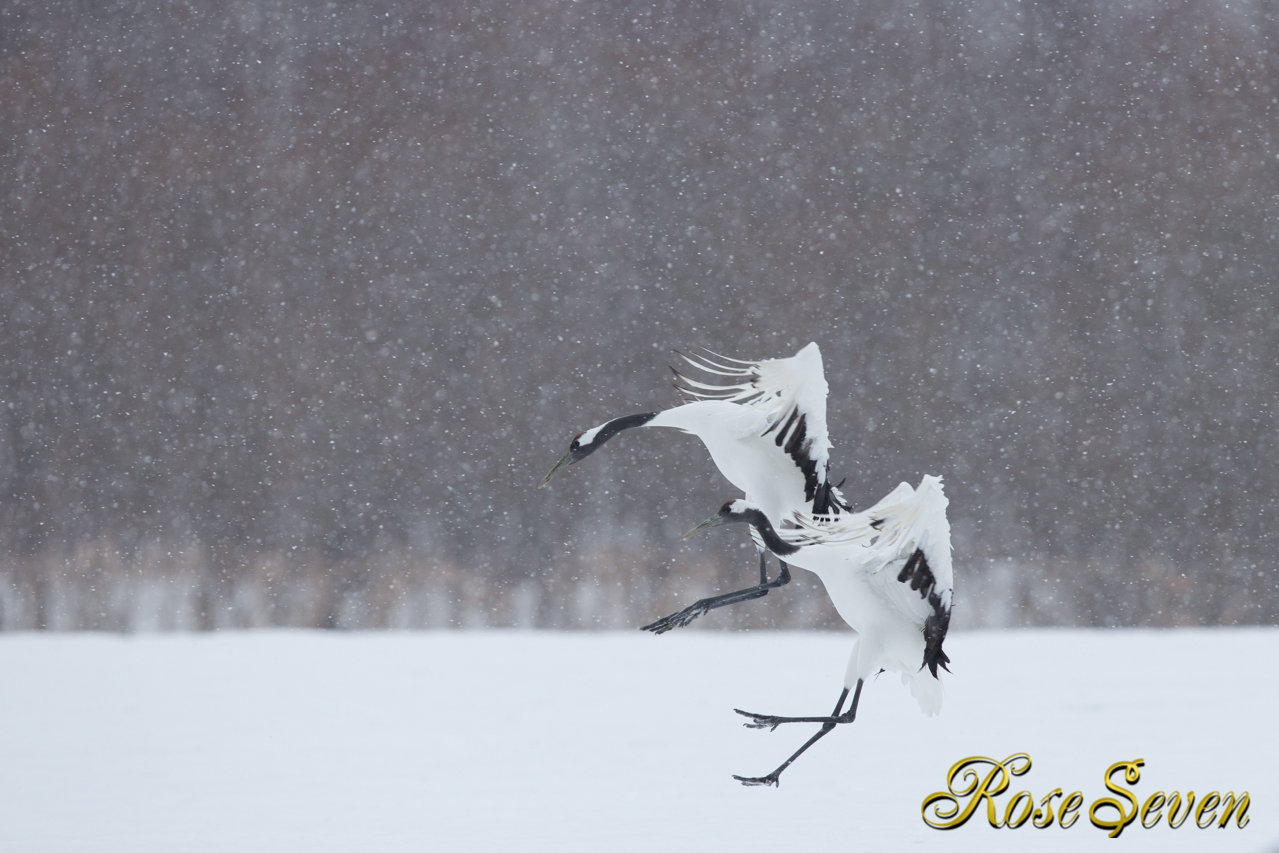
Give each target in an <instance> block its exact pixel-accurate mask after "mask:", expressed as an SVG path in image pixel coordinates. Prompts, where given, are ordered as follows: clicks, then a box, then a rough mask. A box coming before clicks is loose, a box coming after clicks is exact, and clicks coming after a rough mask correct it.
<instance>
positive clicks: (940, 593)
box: [780, 476, 954, 675]
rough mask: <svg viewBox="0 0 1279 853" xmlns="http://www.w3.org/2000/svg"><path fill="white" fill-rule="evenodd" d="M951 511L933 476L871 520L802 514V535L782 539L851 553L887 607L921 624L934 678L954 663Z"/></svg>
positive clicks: (896, 495) (880, 506)
mask: <svg viewBox="0 0 1279 853" xmlns="http://www.w3.org/2000/svg"><path fill="white" fill-rule="evenodd" d="M948 504H949V501H947V499H946V495H945V493H944V492H943V490H942V483H941V478H940V477H932V476H925V477H924V478H923V480H921V481H920V484H919V488H916V489H912V488H911V487H910V486H909V485H908V484H907V483H901V484H899V485H898V486H897V488H896V489H894V490H893V491H892V492H890V493H889V494H888V495H887V496H886V497H885V498H884V499H883V500H881V501H880V502H879V503H877V504H875V505H874V506H873V507H871V508H870V509H868V510H865V511H863V512H858V513H853V514H850V515H843V516H840V517H839V518H838V519H834V520H831V519H818V518H813V517H811V516H807V515H804V514H803V513H797V514H796V518H795V522H796V524H797V525H798V528H797V529H792V530H787V531H783V532H781V533H780V535H781V537H782V538H783V539H785V540H787V541H789V542H792V543H793V544H796V545H820V546H825V547H827V548H837V549H839V550H840V551H841V552H843V553H849V554H850V555H851V556H850V562H854V563H856V564H857V565H859V566H861V568H862V570H863V571H865V572H866V574H867V576H868V580H869V581H871V582H872V583H873V584H874V585H875V586H876V587H877V588H878V589H879V590H880V592H881V593H882V594H883V595H884V596H885V597H886V598H887V599H889V600H891V601H893V602H894V603H895V604H896V606H897V607H899V608H900V609H901V610H902V611H903V612H906V613H910V614H912V615H914V616H915V617H916V618H918V619H919V620H920V621H919V622H917V623H916V624H920V623H922V627H923V631H924V640H925V653H924V664H925V665H926V666H928V667H929V669H931V670H932V672H933V674H934V675H936V674H937V667H938V666H942V667H945V665H946V663H947V662H948V661H949V658H948V657H947V656H946V654H945V653H944V652H943V651H942V649H941V645H942V640H944V639H945V637H946V631H947V629H948V628H949V626H950V606H951V596H952V594H953V592H954V567H953V566H952V563H951V553H950V522H949V521H948V520H947V518H946V507H947V505H948Z"/></svg>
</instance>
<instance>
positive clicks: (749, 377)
mask: <svg viewBox="0 0 1279 853" xmlns="http://www.w3.org/2000/svg"><path fill="white" fill-rule="evenodd" d="M679 355H680V357H681V358H683V359H684V360H685V361H686V362H688V363H689V364H690V365H692V366H693V367H695V368H697V369H698V370H701V371H703V372H705V373H709V374H711V375H714V376H722V377H726V378H728V379H730V380H733V381H732V382H731V383H727V384H722V385H714V384H709V383H706V382H700V381H698V380H696V379H691V378H689V377H687V376H685V375H684V374H682V373H680V372H679V371H678V370H677V371H675V375H676V377H677V378H678V379H679V382H680V384H679V385H677V386H676V387H677V388H678V389H679V390H680V393H681V394H685V395H688V396H690V397H693V398H695V399H697V400H722V401H725V402H729V403H737V404H739V405H742V406H748V407H751V408H754V409H757V410H759V411H761V412H763V413H764V415H765V418H766V424H767V429H766V430H765V431H764V433H763V435H762V436H761V438H771V440H772V442H773V444H774V445H775V446H776V447H777V448H778V451H779V452H780V453H784V454H785V455H786V456H788V457H789V458H790V459H791V461H792V462H794V464H795V465H796V466H798V468H799V470H800V471H801V472H802V473H803V475H804V497H805V500H807V501H810V502H812V503H813V513H814V514H816V515H823V514H826V513H831V512H835V513H837V512H839V510H840V509H849V508H850V507H849V506H848V505H847V504H846V503H845V502H844V500H843V496H842V495H841V494H840V493H839V491H838V490H837V489H835V488H834V487H832V486H831V485H830V483H829V482H828V481H827V469H828V468H829V467H830V436H829V434H828V433H827V431H826V395H827V393H828V392H829V388H828V386H827V385H826V374H825V371H824V369H823V367H822V353H821V350H819V349H818V348H817V344H815V343H810V344H809V345H808V346H806V347H804V348H803V349H801V350H800V351H799V352H798V353H796V354H795V355H794V356H792V357H791V358H775V359H768V360H765V361H740V360H738V359H732V358H726V357H724V356H719V355H715V354H714V353H710V356H713V358H712V357H709V356H689V355H684V354H683V353H680V354H679Z"/></svg>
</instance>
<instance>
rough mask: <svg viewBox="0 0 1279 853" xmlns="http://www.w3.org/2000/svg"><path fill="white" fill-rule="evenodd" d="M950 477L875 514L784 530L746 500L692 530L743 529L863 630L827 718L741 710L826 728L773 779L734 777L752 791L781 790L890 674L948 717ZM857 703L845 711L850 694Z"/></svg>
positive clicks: (902, 491)
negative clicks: (782, 779)
mask: <svg viewBox="0 0 1279 853" xmlns="http://www.w3.org/2000/svg"><path fill="white" fill-rule="evenodd" d="M946 506H947V500H946V496H945V494H944V493H943V492H942V484H941V479H940V478H938V477H929V476H926V477H924V478H923V480H922V481H921V482H920V484H919V488H916V489H912V488H911V487H910V486H909V485H908V484H906V483H902V484H900V485H899V486H898V487H897V488H896V489H894V490H893V491H892V492H890V493H889V494H888V496H887V497H885V498H884V499H883V500H881V501H880V502H879V503H877V504H875V505H874V506H873V507H871V508H870V509H868V510H865V511H863V512H858V513H846V514H844V515H841V516H840V517H839V518H837V519H829V518H828V519H816V518H813V517H811V516H808V515H805V514H802V513H801V514H797V515H796V516H795V521H796V523H797V527H795V528H790V529H783V530H781V531H778V530H777V529H776V527H775V525H774V524H773V520H772V519H771V518H769V516H768V514H767V513H765V512H763V510H762V509H761V508H760V507H758V506H756V505H754V504H752V503H750V502H748V501H744V500H733V501H729V502H728V503H726V504H724V506H723V507H721V508H720V510H719V512H718V513H716V514H715V515H713V516H711V517H710V518H708V519H707V520H706V521H704V522H702V523H701V524H700V525H698V526H697V527H695V528H693V529H692V530H690V531H689V532H688V533H686V534H685V535H684V536H685V538H688V537H689V536H692V535H693V534H695V533H697V532H698V531H701V530H705V529H706V528H708V527H714V526H716V525H718V524H725V523H731V522H741V523H745V524H749V525H751V528H752V530H753V532H754V535H755V536H756V537H757V539H758V541H759V542H760V543H762V544H763V545H764V546H765V547H766V548H768V550H770V551H772V552H773V553H774V554H776V555H777V557H778V559H781V558H782V557H785V558H786V559H787V560H788V561H789V562H790V563H791V565H794V566H798V567H799V568H802V569H807V570H808V571H810V572H813V573H814V574H816V575H817V576H818V577H819V578H821V581H822V584H823V585H824V586H825V587H826V592H827V594H829V595H830V598H831V601H832V602H834V604H835V609H836V610H838V611H839V615H840V616H841V617H843V619H844V621H845V622H847V623H848V625H849V627H851V628H852V629H853V630H855V631H856V632H857V640H856V642H855V643H854V645H853V652H852V655H851V657H850V658H849V661H848V669H847V671H846V673H845V675H844V688H843V692H842V693H840V695H839V702H837V703H836V704H835V710H834V711H832V712H831V714H830V716H826V717H779V716H773V715H768V714H754V713H750V712H748V711H742V710H738V711H737V713H739V714H741V715H742V716H744V717H746V718H747V719H748V720H749V721H748V722H747V723H746V725H747V726H748V727H750V728H756V729H764V728H766V729H769V730H772V729H776V728H777V727H778V726H780V725H782V724H783V723H821V729H820V730H819V731H818V732H817V734H815V735H813V737H812V738H810V739H809V740H808V742H807V743H805V744H804V745H803V746H801V747H800V748H799V750H798V751H796V752H795V754H794V755H792V756H791V757H790V758H788V759H786V761H785V763H783V764H782V766H780V767H778V768H777V769H776V770H774V771H773V772H772V773H770V774H768V775H767V776H758V777H745V776H734V777H733V778H735V779H737V780H738V781H739V782H741V783H742V784H744V785H776V784H778V777H779V776H780V775H781V773H782V771H783V770H785V769H786V768H787V767H789V766H790V764H791V762H793V761H794V760H795V759H796V758H798V757H799V756H800V755H801V754H802V753H803V752H804V750H806V749H808V748H809V747H810V746H812V745H813V744H814V743H816V742H817V740H818V739H820V738H822V737H823V736H825V735H826V734H827V733H828V732H830V731H831V730H832V729H834V728H835V726H837V725H840V724H842V723H851V722H853V720H854V718H855V717H856V716H857V703H858V701H859V700H860V699H861V695H862V684H863V682H864V681H865V680H866V679H867V678H869V677H870V676H872V675H874V674H876V673H878V672H881V671H884V670H888V671H890V672H899V673H901V677H902V683H904V684H908V685H909V686H910V690H911V694H912V695H913V696H914V697H915V699H916V700H917V701H918V702H919V706H920V708H922V709H923V711H924V713H925V714H927V715H929V716H932V715H934V714H936V713H938V712H939V711H940V710H941V703H942V687H941V682H940V681H939V680H938V677H937V668H938V667H941V668H942V669H948V668H947V667H946V664H947V663H949V661H950V658H949V657H948V656H947V655H946V653H945V652H944V651H942V641H943V640H944V639H945V638H946V630H947V628H948V627H949V626H950V600H951V592H952V590H953V573H952V568H951V555H950V523H949V521H947V519H946ZM850 690H851V691H852V692H853V701H852V704H851V705H850V706H849V708H848V710H847V711H843V710H842V709H843V707H844V702H845V701H846V700H847V699H848V694H849V691H850Z"/></svg>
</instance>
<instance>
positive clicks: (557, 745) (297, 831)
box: [0, 629, 1279, 853]
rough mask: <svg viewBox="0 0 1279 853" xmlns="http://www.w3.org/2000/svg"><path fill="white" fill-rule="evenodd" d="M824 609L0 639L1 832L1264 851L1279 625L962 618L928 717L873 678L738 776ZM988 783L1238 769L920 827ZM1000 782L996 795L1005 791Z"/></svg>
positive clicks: (162, 838) (761, 748)
mask: <svg viewBox="0 0 1279 853" xmlns="http://www.w3.org/2000/svg"><path fill="white" fill-rule="evenodd" d="M849 646H850V638H849V636H848V635H845V634H833V633H832V634H796V633H763V632H761V633H752V634H728V633H724V634H717V633H712V632H700V633H686V634H682V635H675V636H670V635H667V636H661V637H653V636H650V635H647V634H641V633H639V632H638V631H637V632H635V633H627V634H617V633H560V634H552V633H526V632H497V631H493V632H450V633H435V632H430V633H382V634H347V633H312V632H267V631H258V632H247V633H223V634H212V635H208V634H206V635H192V634H168V635H156V634H151V635H135V636H123V637H122V636H113V635H100V634H97V635H95V634H60V635H58V634H54V635H34V634H20V635H4V636H0V850H3V851H7V853H20V852H21V853H25V851H46V850H47V851H61V850H66V851H93V853H106V851H129V853H142V851H164V853H172V851H204V850H218V851H322V850H350V851H357V850H358V851H397V850H405V851H415V853H416V852H417V851H489V850H491V851H514V850H519V851H540V850H546V851H626V850H643V851H654V850H660V851H682V850H688V851H716V850H723V851H734V853H744V851H754V850H759V851H769V853H780V851H809V850H813V851H823V853H830V852H831V851H840V850H877V851H887V850H906V849H917V848H919V847H932V848H939V849H947V850H977V849H983V850H1013V849H1022V848H1023V847H1026V846H1028V845H1029V846H1030V848H1031V849H1035V850H1080V849H1091V848H1095V846H1096V845H1098V844H1101V843H1105V844H1107V845H1108V846H1111V847H1113V849H1119V847H1121V846H1122V847H1123V848H1125V849H1128V850H1135V849H1142V850H1155V849H1158V850H1204V851H1207V850H1213V851H1217V850H1246V851H1256V853H1270V851H1276V850H1279V736H1277V735H1276V733H1275V732H1276V726H1275V718H1276V713H1277V710H1279V683H1277V681H1276V678H1275V675H1276V671H1277V667H1276V661H1279V630H1275V629H1247V630H1243V629H1241V630H1176V631H1068V630H1036V631H1008V632H975V633H959V634H956V635H954V636H953V637H952V638H951V639H949V640H948V641H947V647H948V650H949V652H950V654H951V657H952V658H953V663H952V669H953V670H954V674H953V675H951V676H949V677H947V679H946V689H947V696H946V706H945V708H944V709H943V711H942V714H941V716H940V717H937V718H932V719H928V718H925V717H924V716H923V715H921V714H920V712H919V710H918V708H917V707H915V706H914V705H913V703H912V701H911V700H910V698H909V696H908V694H907V690H906V689H905V688H903V687H902V686H901V685H900V683H899V682H898V680H897V679H896V678H895V677H891V676H888V675H885V676H882V677H881V678H880V679H878V680H877V681H875V682H874V683H872V684H870V685H869V686H868V687H867V689H866V691H865V692H864V694H863V697H862V707H861V712H860V714H859V718H858V720H857V722H856V723H855V724H853V725H852V726H849V727H844V728H841V729H840V730H838V731H836V732H833V733H832V734H831V735H829V736H828V737H827V738H826V739H825V740H824V741H823V742H821V743H820V744H818V745H817V746H816V747H814V748H813V749H812V750H811V751H810V752H809V753H807V754H806V755H804V756H803V757H802V758H801V759H800V760H799V761H798V762H796V764H795V765H793V766H792V767H791V768H790V769H789V770H788V771H787V772H786V773H785V774H784V775H783V777H782V786H781V787H780V788H779V789H765V788H750V789H748V788H743V787H741V786H740V785H738V784H737V783H736V782H734V781H733V780H732V779H731V778H730V774H732V773H743V774H763V773H766V772H768V771H769V770H771V769H772V768H773V767H775V766H776V765H777V764H778V763H780V762H781V761H782V760H783V759H784V758H785V757H786V756H787V755H789V754H790V752H791V751H793V750H794V749H795V748H796V747H797V746H798V745H799V744H800V743H802V742H803V740H804V739H805V738H807V737H808V735H809V733H810V732H811V731H813V730H814V728H815V727H813V726H803V727H801V726H789V727H786V726H784V727H782V728H780V729H778V730H777V731H775V732H771V733H770V732H761V731H752V730H748V729H745V728H743V727H742V726H741V725H740V719H739V718H738V717H737V716H736V715H735V714H733V712H732V709H733V708H734V707H740V708H746V709H749V710H754V711H763V712H769V713H788V714H813V713H824V712H827V711H829V709H830V707H831V706H832V705H833V704H834V700H835V699H836V697H837V695H838V693H839V686H840V680H841V678H842V675H843V671H844V663H845V658H846V656H847V652H848V649H849ZM1015 752H1028V753H1029V754H1030V755H1031V757H1032V758H1033V761H1034V765H1033V767H1032V769H1031V770H1030V772H1029V773H1028V774H1027V775H1025V776H1023V777H1021V778H1020V779H1018V780H1015V784H1014V786H1013V787H1012V789H1011V790H1012V791H1018V790H1022V789H1027V790H1030V791H1031V792H1032V793H1033V794H1034V795H1035V797H1036V798H1039V797H1041V796H1042V795H1043V794H1045V793H1047V792H1048V791H1050V790H1052V789H1053V788H1062V789H1063V790H1065V791H1067V792H1069V791H1072V790H1076V789H1078V790H1081V791H1082V792H1083V794H1084V796H1085V798H1086V801H1087V802H1089V803H1090V802H1092V801H1093V800H1094V799H1097V798H1099V797H1102V796H1105V795H1106V793H1107V792H1106V791H1105V789H1104V787H1103V784H1102V774H1103V772H1104V771H1105V769H1106V768H1107V767H1108V766H1109V765H1111V764H1113V763H1114V762H1117V761H1121V760H1126V759H1135V758H1143V759H1145V762H1146V763H1145V767H1144V768H1143V774H1142V777H1141V781H1140V782H1138V783H1137V784H1136V785H1134V786H1133V788H1134V790H1135V791H1136V792H1137V793H1138V794H1139V795H1141V796H1143V797H1144V796H1145V795H1146V794H1148V793H1150V792H1153V791H1155V790H1158V789H1163V790H1165V791H1171V790H1174V789H1177V790H1180V791H1182V792H1183V793H1184V792H1185V791H1186V790H1187V789H1193V790H1194V791H1196V792H1197V793H1200V794H1201V793H1204V792H1207V791H1210V790H1218V791H1223V792H1224V791H1227V790H1233V791H1235V792H1236V793H1238V792H1241V791H1243V790H1247V791H1249V793H1250V794H1251V798H1252V807H1251V810H1250V815H1251V823H1250V824H1249V825H1248V826H1247V827H1245V828H1244V829H1238V828H1236V827H1235V826H1234V824H1233V823H1232V824H1231V826H1230V827H1228V828H1226V829H1217V828H1215V827H1214V828H1211V829H1198V828H1195V827H1193V826H1191V825H1190V824H1191V822H1189V821H1188V822H1187V824H1186V825H1185V826H1183V827H1181V828H1180V829H1178V830H1171V829H1169V828H1168V827H1167V826H1166V825H1161V826H1160V827H1158V828H1156V829H1151V830H1146V829H1142V828H1140V827H1139V826H1136V825H1134V826H1130V827H1129V828H1128V829H1127V830H1125V832H1124V833H1123V835H1122V837H1121V838H1119V839H1117V840H1116V841H1113V842H1111V841H1109V840H1107V839H1106V838H1105V835H1104V833H1103V832H1102V831H1101V830H1098V829H1096V828H1094V827H1093V826H1091V825H1089V823H1088V818H1087V814H1086V807H1085V810H1084V813H1083V814H1082V815H1081V819H1080V820H1079V821H1078V822H1077V823H1076V824H1075V825H1074V826H1073V827H1071V828H1070V829H1066V830H1062V829H1060V828H1059V827H1057V826H1053V827H1051V828H1048V829H1042V830H1040V829H1034V828H1031V827H1030V826H1024V827H1022V828H1020V829H1016V830H1010V829H1006V828H1005V829H992V828H991V827H990V826H988V825H986V824H985V821H984V820H983V819H980V818H974V819H973V820H972V821H970V822H969V823H968V824H967V825H966V826H964V827H962V828H959V829H956V830H953V831H949V832H940V831H937V830H933V829H930V828H928V827H927V826H925V825H924V823H923V822H922V820H921V817H920V804H921V801H922V800H923V799H924V797H925V796H926V795H928V794H929V793H931V792H933V791H938V790H941V789H942V788H943V787H944V778H943V777H944V775H945V773H946V770H947V769H948V768H949V767H950V766H951V764H953V763H954V762H955V761H958V760H959V759H961V758H964V757H967V756H972V755H987V756H992V757H996V758H1003V757H1005V756H1007V755H1009V754H1011V753H1015ZM1007 799H1008V795H1007V794H1005V795H1003V796H1002V797H1001V798H1000V802H1005V801H1006V800H1007Z"/></svg>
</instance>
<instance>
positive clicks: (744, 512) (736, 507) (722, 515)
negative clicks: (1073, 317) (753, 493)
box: [680, 498, 763, 539]
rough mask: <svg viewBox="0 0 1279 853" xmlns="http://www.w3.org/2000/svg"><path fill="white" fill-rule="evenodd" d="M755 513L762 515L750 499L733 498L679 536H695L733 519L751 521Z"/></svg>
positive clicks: (733, 520) (684, 537) (682, 537)
mask: <svg viewBox="0 0 1279 853" xmlns="http://www.w3.org/2000/svg"><path fill="white" fill-rule="evenodd" d="M756 513H758V514H759V515H760V516H762V515H763V512H762V511H761V510H760V508H759V507H757V506H755V504H753V503H751V502H750V501H744V500H742V499H741V498H735V499H734V500H731V501H729V502H728V503H726V504H724V505H723V506H722V507H720V508H719V512H717V513H715V514H714V515H712V516H711V517H710V518H708V519H706V520H705V521H703V522H702V523H701V524H699V525H697V526H696V527H694V528H693V529H692V530H690V531H688V532H687V533H685V534H684V535H683V536H681V537H680V539H687V538H689V537H690V536H696V535H697V534H698V533H701V532H702V531H703V530H709V529H710V528H712V527H718V526H719V525H721V524H731V523H733V522H735V521H738V522H752V521H753V520H754V517H755V514H756Z"/></svg>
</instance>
